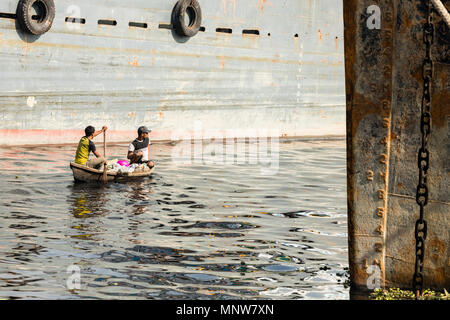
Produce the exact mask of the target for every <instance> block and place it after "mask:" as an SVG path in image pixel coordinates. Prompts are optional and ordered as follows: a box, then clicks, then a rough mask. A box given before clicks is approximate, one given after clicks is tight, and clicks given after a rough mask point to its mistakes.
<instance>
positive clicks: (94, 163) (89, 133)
mask: <svg viewBox="0 0 450 320" xmlns="http://www.w3.org/2000/svg"><path fill="white" fill-rule="evenodd" d="M107 129H108V127H106V126H104V127H103V128H102V130H99V131H95V128H94V127H93V126H88V127H86V129H84V133H85V136H84V137H82V138H81V139H80V142H79V143H78V148H77V152H76V154H75V163H78V164H82V165H85V166H88V167H89V168H94V169H99V170H103V165H104V163H105V158H103V157H102V156H101V154H100V153H99V152H98V151H97V148H96V147H95V144H94V142H93V141H92V139H94V138H95V137H96V136H98V135H99V134H101V133H102V132H105V131H106V130H107ZM91 151H92V153H93V154H94V155H95V156H96V157H97V158H93V159H91V160H89V153H90V152H91Z"/></svg>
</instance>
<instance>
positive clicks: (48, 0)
mask: <svg viewBox="0 0 450 320" xmlns="http://www.w3.org/2000/svg"><path fill="white" fill-rule="evenodd" d="M33 6H35V8H37V10H38V11H39V17H38V19H36V17H35V19H33V12H34V10H33ZM54 18H55V3H54V2H53V0H20V1H19V4H18V5H17V20H18V21H19V25H20V27H21V29H22V30H23V31H24V32H27V33H31V34H33V35H36V36H38V35H42V34H44V33H46V32H48V31H49V30H50V28H51V27H52V24H53V19H54Z"/></svg>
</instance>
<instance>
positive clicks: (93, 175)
mask: <svg viewBox="0 0 450 320" xmlns="http://www.w3.org/2000/svg"><path fill="white" fill-rule="evenodd" d="M70 168H71V169H72V172H73V177H74V179H75V181H78V182H103V170H97V169H93V168H89V167H86V166H84V165H81V164H77V163H74V162H71V163H70ZM154 170H155V167H153V168H151V169H150V170H146V171H138V172H132V173H128V172H126V173H121V172H114V171H107V179H108V182H115V181H128V180H134V179H139V178H145V177H149V176H150V175H151V174H152V173H153V171H154Z"/></svg>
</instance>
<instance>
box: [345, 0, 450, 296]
mask: <svg viewBox="0 0 450 320" xmlns="http://www.w3.org/2000/svg"><path fill="white" fill-rule="evenodd" d="M445 6H446V7H445ZM449 7H450V1H443V2H441V1H435V0H432V1H431V0H423V1H404V0H394V1H386V0H378V1H373V0H370V1H368V0H348V1H344V21H345V59H346V92H347V150H348V161H347V164H348V165H347V174H348V179H347V187H348V230H349V266H350V278H351V282H352V287H353V288H354V289H355V290H354V292H358V291H359V290H367V289H374V288H376V287H384V288H387V287H400V288H404V289H411V288H413V290H414V292H415V293H420V292H421V291H422V289H426V288H432V289H438V290H441V291H443V289H445V288H446V289H447V290H448V289H449V288H450V214H449V213H450V188H449V185H450V167H449V164H450V159H449V155H450V140H449V139H450V31H449V26H450V22H449V21H450V19H448V17H449V16H448V9H449Z"/></svg>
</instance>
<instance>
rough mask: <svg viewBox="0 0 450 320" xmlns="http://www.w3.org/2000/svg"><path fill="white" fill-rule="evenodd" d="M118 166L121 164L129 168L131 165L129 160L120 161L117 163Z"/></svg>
mask: <svg viewBox="0 0 450 320" xmlns="http://www.w3.org/2000/svg"><path fill="white" fill-rule="evenodd" d="M117 163H118V164H120V165H121V166H122V167H129V166H130V163H129V162H128V161H127V160H119V161H117Z"/></svg>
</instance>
